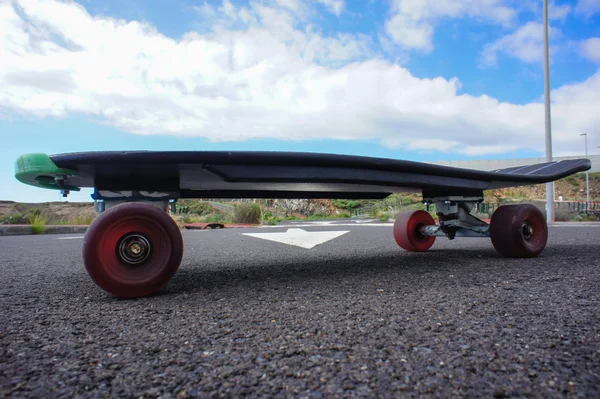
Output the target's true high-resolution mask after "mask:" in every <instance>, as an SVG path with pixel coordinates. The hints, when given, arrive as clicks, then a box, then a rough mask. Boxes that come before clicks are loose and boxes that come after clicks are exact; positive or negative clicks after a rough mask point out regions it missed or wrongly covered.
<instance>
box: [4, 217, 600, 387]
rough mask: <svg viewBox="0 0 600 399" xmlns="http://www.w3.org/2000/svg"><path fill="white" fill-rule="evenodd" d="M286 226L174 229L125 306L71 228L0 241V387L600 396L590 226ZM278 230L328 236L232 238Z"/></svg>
mask: <svg viewBox="0 0 600 399" xmlns="http://www.w3.org/2000/svg"><path fill="white" fill-rule="evenodd" d="M299 226H300V227H299ZM291 227H292V229H291V230H288V228H287V227H276V228H270V229H267V228H262V229H224V230H212V231H185V232H184V233H183V235H184V240H185V244H186V251H185V254H184V260H183V263H182V265H181V268H180V270H179V272H178V274H176V276H175V277H174V278H173V280H172V281H171V282H170V283H169V284H168V285H167V286H166V287H165V289H163V290H162V291H161V292H160V294H158V295H155V296H153V297H149V298H142V299H135V300H123V299H118V298H115V297H112V296H110V295H109V294H107V293H105V292H103V291H101V290H100V289H99V288H97V287H96V285H95V284H94V283H93V282H92V281H91V280H90V279H89V277H88V276H87V274H86V273H85V271H84V268H83V264H82V261H81V244H82V240H81V236H15V237H0V256H1V258H0V259H1V266H0V276H1V277H0V396H6V397H36V398H41V397H44V398H48V397H125V398H127V397H131V398H134V397H135V398H137V397H149V398H157V397H162V398H187V397H240V396H246V397H277V398H279V397H282V398H283V397H298V398H300V397H307V398H329V397H417V396H425V397H449V396H467V397H530V396H531V397H569V398H571V397H599V396H600V306H599V305H600V257H599V254H600V226H599V225H598V224H590V225H587V227H568V225H567V226H565V227H551V228H550V239H549V244H548V247H547V248H546V250H545V251H544V252H543V253H542V255H541V256H540V257H538V258H535V259H505V258H502V257H500V256H499V255H498V254H497V253H496V252H495V251H494V249H493V247H492V245H491V243H490V241H489V240H487V239H464V238H463V239H456V240H454V241H448V240H446V239H439V238H438V240H437V242H436V244H435V245H434V247H433V248H432V250H431V251H430V252H428V253H409V252H405V251H403V250H402V249H400V248H399V247H398V246H397V245H396V244H395V242H394V240H393V237H392V229H391V227H390V226H389V225H388V226H381V225H380V226H377V225H371V224H370V223H365V224H362V225H360V224H355V223H354V224H353V223H341V224H339V223H338V224H332V225H318V224H317V225H316V226H303V225H302V224H300V225H298V224H295V225H293V226H291ZM344 231H345V233H342V232H344ZM286 232H287V233H288V234H287V235H282V234H280V236H279V238H282V239H286V237H291V236H294V234H295V236H296V238H295V240H296V244H298V242H300V243H301V242H304V243H306V242H309V241H310V239H312V240H313V241H311V242H312V243H314V237H316V235H314V234H312V235H311V234H310V233H311V232H338V233H337V234H333V233H330V235H329V236H331V237H333V236H335V237H334V238H331V239H330V240H329V241H327V242H325V243H322V244H320V245H316V246H314V247H312V248H310V249H309V248H304V247H300V246H296V245H290V244H283V243H281V242H274V241H270V240H266V239H263V238H259V237H255V236H248V235H244V234H243V233H252V234H255V233H261V234H262V233H265V234H266V233H286ZM329 236H327V235H320V238H319V239H321V238H322V239H325V238H327V237H329ZM271 237H275V236H271ZM298 237H300V238H298ZM307 237H310V239H309V240H308V241H306V240H304V239H305V238H307ZM319 239H317V241H318V240H319ZM292 241H294V240H292ZM310 245H312V244H310ZM310 245H306V246H310Z"/></svg>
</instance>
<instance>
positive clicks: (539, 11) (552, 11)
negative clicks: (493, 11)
mask: <svg viewBox="0 0 600 399" xmlns="http://www.w3.org/2000/svg"><path fill="white" fill-rule="evenodd" d="M562 1H563V3H562V4H558V3H557V2H556V1H553V0H549V1H548V19H550V20H558V21H561V22H563V21H565V20H566V19H567V17H568V16H569V14H570V13H571V11H572V7H571V5H570V4H567V3H564V2H565V1H566V0H562ZM517 7H518V10H519V11H520V13H529V14H532V15H533V16H534V18H535V19H536V20H538V21H542V20H543V15H544V14H543V12H544V3H543V1H521V2H519V3H517Z"/></svg>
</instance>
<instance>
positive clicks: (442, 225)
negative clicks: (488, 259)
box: [421, 196, 490, 240]
mask: <svg viewBox="0 0 600 399" xmlns="http://www.w3.org/2000/svg"><path fill="white" fill-rule="evenodd" d="M482 201H483V196H473V197H459V196H448V197H435V198H427V199H425V200H424V202H425V204H426V206H427V208H429V205H430V204H434V206H435V211H436V214H437V216H438V219H439V225H434V226H431V225H429V226H422V227H421V234H423V235H424V236H435V237H444V236H445V237H448V239H450V240H453V239H454V238H455V237H457V236H458V237H489V236H490V233H489V227H490V226H489V224H487V223H486V222H484V221H483V220H481V219H479V218H477V217H475V216H473V215H472V214H471V211H472V210H473V209H475V208H476V207H477V204H478V203H480V202H482Z"/></svg>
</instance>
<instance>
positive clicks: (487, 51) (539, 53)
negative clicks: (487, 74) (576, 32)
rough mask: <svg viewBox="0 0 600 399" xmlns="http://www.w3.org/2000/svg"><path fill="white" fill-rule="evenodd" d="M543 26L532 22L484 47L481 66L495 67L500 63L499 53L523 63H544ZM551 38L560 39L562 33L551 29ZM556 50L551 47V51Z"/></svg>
mask: <svg viewBox="0 0 600 399" xmlns="http://www.w3.org/2000/svg"><path fill="white" fill-rule="evenodd" d="M543 28H544V27H543V25H542V24H540V23H538V22H533V21H530V22H528V23H526V24H525V25H523V26H521V27H520V28H518V29H517V30H516V31H514V32H513V33H509V34H507V35H504V36H502V37H501V38H499V39H498V40H496V41H495V42H493V43H488V44H486V45H485V46H484V48H483V51H482V53H481V63H480V64H481V66H495V65H497V63H498V53H505V54H508V55H509V56H511V57H514V58H517V59H519V60H521V61H523V62H527V63H535V62H542V60H543V57H544V30H543ZM548 33H549V35H550V38H551V39H552V38H556V37H560V35H561V31H560V30H559V29H557V28H553V27H550V28H549V32H548ZM553 50H555V49H554V48H552V46H551V51H553Z"/></svg>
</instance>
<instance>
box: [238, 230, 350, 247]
mask: <svg viewBox="0 0 600 399" xmlns="http://www.w3.org/2000/svg"><path fill="white" fill-rule="evenodd" d="M349 231H350V230H346V231H304V230H302V229H288V230H287V231H286V232H285V233H242V234H243V235H245V236H250V237H256V238H262V239H263V240H270V241H275V242H279V243H282V244H288V245H295V246H297V247H301V248H306V249H311V248H314V247H316V246H317V245H319V244H323V243H324V242H327V241H329V240H333V239H334V238H337V237H340V236H342V235H344V234H346V233H348V232H349Z"/></svg>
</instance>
